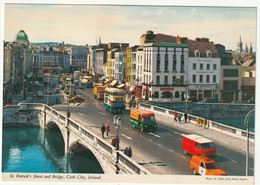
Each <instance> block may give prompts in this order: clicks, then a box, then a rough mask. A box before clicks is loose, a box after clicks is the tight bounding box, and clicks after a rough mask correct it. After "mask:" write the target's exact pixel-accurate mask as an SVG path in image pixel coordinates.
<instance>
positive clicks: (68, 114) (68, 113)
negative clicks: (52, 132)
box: [67, 82, 71, 118]
mask: <svg viewBox="0 0 260 185" xmlns="http://www.w3.org/2000/svg"><path fill="white" fill-rule="evenodd" d="M69 86H70V90H69V91H68V92H67V101H68V109H67V118H70V102H69V97H70V93H71V84H70V82H69Z"/></svg>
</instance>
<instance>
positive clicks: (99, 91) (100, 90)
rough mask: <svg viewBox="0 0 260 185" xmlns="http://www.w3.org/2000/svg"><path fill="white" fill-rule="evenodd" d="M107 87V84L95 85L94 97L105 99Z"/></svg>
mask: <svg viewBox="0 0 260 185" xmlns="http://www.w3.org/2000/svg"><path fill="white" fill-rule="evenodd" d="M105 88H106V87H105V86H96V87H94V90H93V94H94V98H96V99H99V100H103V99H104V93H105Z"/></svg>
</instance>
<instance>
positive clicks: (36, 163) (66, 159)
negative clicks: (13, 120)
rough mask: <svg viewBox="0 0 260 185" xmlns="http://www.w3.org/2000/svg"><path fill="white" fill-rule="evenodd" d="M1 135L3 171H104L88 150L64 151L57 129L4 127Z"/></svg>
mask: <svg viewBox="0 0 260 185" xmlns="http://www.w3.org/2000/svg"><path fill="white" fill-rule="evenodd" d="M2 137H3V138H2V172H20V173H92V174H93V173H103V171H102V168H101V167H100V165H99V163H98V161H97V160H96V158H95V156H94V155H93V154H92V153H91V152H90V151H88V150H83V151H82V152H81V153H78V154H72V155H67V154H64V141H63V138H62V135H61V133H60V132H59V130H49V131H44V130H42V129H40V128H39V127H4V128H3V135H2Z"/></svg>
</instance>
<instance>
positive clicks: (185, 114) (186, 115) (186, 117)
mask: <svg viewBox="0 0 260 185" xmlns="http://www.w3.org/2000/svg"><path fill="white" fill-rule="evenodd" d="M187 119H188V114H187V112H185V113H184V121H185V123H187Z"/></svg>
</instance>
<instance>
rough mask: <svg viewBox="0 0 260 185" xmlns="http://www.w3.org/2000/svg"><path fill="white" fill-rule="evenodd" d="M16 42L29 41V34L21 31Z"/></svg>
mask: <svg viewBox="0 0 260 185" xmlns="http://www.w3.org/2000/svg"><path fill="white" fill-rule="evenodd" d="M16 40H28V37H27V34H26V33H25V32H24V30H20V31H19V32H18V33H17V35H16Z"/></svg>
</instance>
